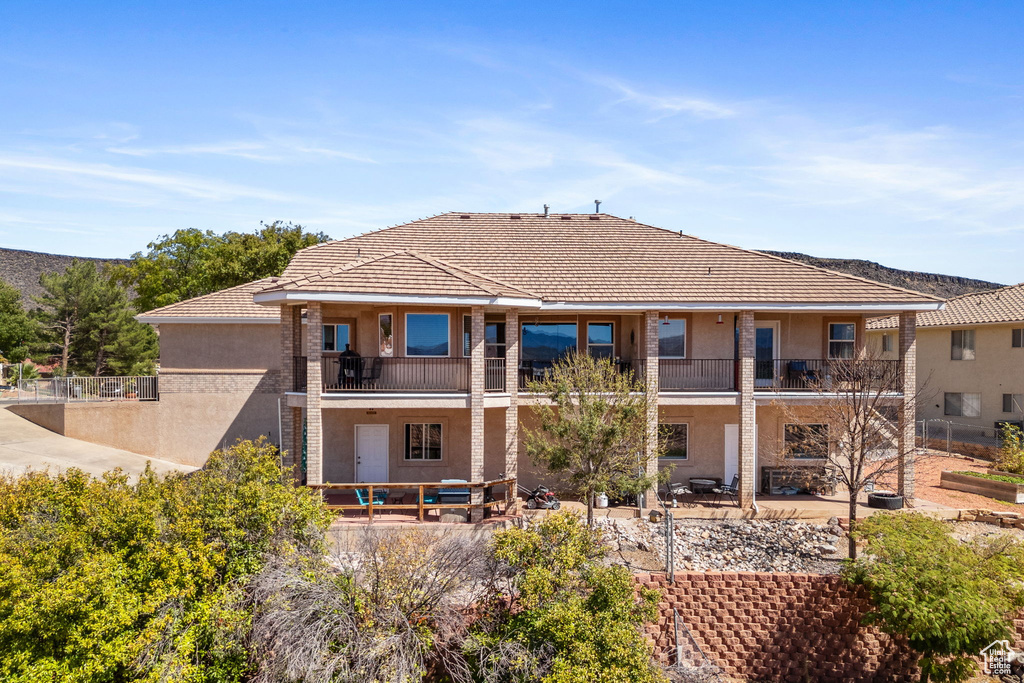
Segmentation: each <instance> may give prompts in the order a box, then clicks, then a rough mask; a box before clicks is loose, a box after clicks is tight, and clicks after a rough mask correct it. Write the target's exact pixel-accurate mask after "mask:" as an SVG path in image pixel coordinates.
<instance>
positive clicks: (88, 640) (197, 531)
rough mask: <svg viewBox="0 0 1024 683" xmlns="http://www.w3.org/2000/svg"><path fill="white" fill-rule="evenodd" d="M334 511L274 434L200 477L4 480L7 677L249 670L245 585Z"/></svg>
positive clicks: (3, 662)
mask: <svg viewBox="0 0 1024 683" xmlns="http://www.w3.org/2000/svg"><path fill="white" fill-rule="evenodd" d="M327 521H328V515H327V513H326V511H325V510H324V508H323V506H322V504H321V502H320V499H319V496H318V495H317V494H315V493H314V492H312V491H310V490H308V489H305V488H296V487H294V486H293V485H292V483H291V480H290V475H289V474H288V473H287V472H282V470H281V469H280V467H279V466H278V454H277V451H276V449H275V448H274V447H273V446H271V445H269V444H268V443H267V442H266V441H265V440H263V439H261V440H260V441H257V442H239V443H238V444H236V445H235V446H233V447H232V448H231V449H229V450H227V451H218V452H215V453H214V454H213V455H211V457H210V460H209V461H208V462H207V464H206V466H205V467H204V468H203V469H202V470H199V471H197V472H194V473H191V474H188V475H184V474H172V475H169V476H167V477H163V478H161V477H159V476H157V475H155V474H154V473H153V472H152V471H150V470H147V471H146V472H145V474H143V475H142V476H141V477H140V478H139V480H138V481H137V482H132V481H131V480H130V479H129V477H128V476H127V475H124V474H123V473H120V472H118V471H115V472H111V473H108V474H106V475H104V476H103V477H102V478H99V479H93V478H91V477H89V476H88V475H86V474H84V473H83V472H81V471H78V470H69V471H67V472H62V473H60V474H57V475H53V476H51V475H49V474H47V473H44V472H32V473H29V474H26V475H23V476H21V477H17V478H13V477H3V478H0V679H2V680H4V681H10V682H11V683H23V682H24V683H27V682H29V681H42V680H45V681H58V680H59V681H66V682H68V683H78V682H82V683H85V682H87V681H88V682H89V683H93V682H99V683H103V682H107V681H109V682H115V681H127V680H150V681H160V680H162V681H171V680H173V681H185V682H189V681H195V682H207V681H209V682H211V683H212V682H214V681H217V682H227V681H242V680H244V679H245V676H246V675H247V672H248V671H249V664H248V654H247V651H246V648H245V633H246V631H247V629H248V624H249V620H250V615H249V614H248V613H247V612H246V611H245V610H244V609H240V608H239V607H238V603H239V600H237V597H236V593H237V592H238V590H239V586H240V585H242V584H243V583H244V582H245V580H246V578H247V577H249V576H251V575H252V574H254V573H256V572H258V571H259V570H260V568H261V567H262V566H263V563H264V561H265V558H266V557H267V556H268V555H280V556H288V555H290V554H295V553H300V552H307V553H321V552H322V551H323V531H324V529H325V528H326V525H327Z"/></svg>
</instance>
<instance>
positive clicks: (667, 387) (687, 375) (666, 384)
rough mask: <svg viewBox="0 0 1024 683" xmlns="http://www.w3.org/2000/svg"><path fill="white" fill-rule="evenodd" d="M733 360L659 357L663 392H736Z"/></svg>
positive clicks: (660, 384)
mask: <svg viewBox="0 0 1024 683" xmlns="http://www.w3.org/2000/svg"><path fill="white" fill-rule="evenodd" d="M736 367H737V365H736V361H735V360H733V359H732V358H659V359H658V387H659V391H735V390H736Z"/></svg>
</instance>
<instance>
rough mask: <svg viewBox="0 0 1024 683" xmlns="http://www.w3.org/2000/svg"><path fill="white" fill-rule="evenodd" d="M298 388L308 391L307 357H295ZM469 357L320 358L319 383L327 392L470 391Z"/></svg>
mask: <svg viewBox="0 0 1024 683" xmlns="http://www.w3.org/2000/svg"><path fill="white" fill-rule="evenodd" d="M294 370H295V375H294V376H295V391H306V386H307V377H306V373H307V365H306V357H305V356H296V357H295V359H294ZM469 376H470V359H469V358H376V357H370V358H359V357H354V358H345V357H339V356H325V357H323V358H321V359H320V386H321V387H322V390H323V391H327V392H348V391H352V392H467V393H468V392H469Z"/></svg>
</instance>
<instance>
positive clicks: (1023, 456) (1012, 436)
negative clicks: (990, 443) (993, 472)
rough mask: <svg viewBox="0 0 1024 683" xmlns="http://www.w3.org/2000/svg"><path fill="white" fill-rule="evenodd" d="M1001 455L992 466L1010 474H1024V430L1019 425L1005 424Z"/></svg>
mask: <svg viewBox="0 0 1024 683" xmlns="http://www.w3.org/2000/svg"><path fill="white" fill-rule="evenodd" d="M999 435H1000V437H1001V443H1000V446H999V455H998V456H997V457H996V461H995V462H994V463H992V466H993V467H994V468H995V469H997V470H1001V471H1003V472H1009V473H1010V474H1020V475H1024V431H1021V428H1020V427H1018V426H1017V425H1011V424H1008V425H1005V426H1003V429H1002V431H1001V432H1000V434H999Z"/></svg>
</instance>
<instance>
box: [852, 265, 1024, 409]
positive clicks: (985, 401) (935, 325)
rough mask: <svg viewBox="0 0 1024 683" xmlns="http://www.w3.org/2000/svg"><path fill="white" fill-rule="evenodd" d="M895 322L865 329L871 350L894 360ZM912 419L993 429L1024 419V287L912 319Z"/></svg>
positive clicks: (956, 301) (962, 300) (972, 297)
mask: <svg viewBox="0 0 1024 683" xmlns="http://www.w3.org/2000/svg"><path fill="white" fill-rule="evenodd" d="M896 325H897V320H896V318H895V317H892V316H890V317H887V318H879V319H876V320H872V321H870V322H869V323H868V330H869V338H870V339H871V344H872V348H873V352H874V353H876V354H879V357H881V358H895V357H896V354H897V349H896V329H895V327H896ZM917 327H918V335H917V338H918V344H917V348H918V350H917V384H918V386H919V387H921V395H920V397H919V400H918V405H917V417H918V419H922V420H925V419H932V418H940V419H945V420H950V421H952V422H959V423H963V424H970V425H976V426H981V427H988V428H993V427H997V426H999V425H1000V424H1002V423H1003V422H1017V423H1020V422H1021V421H1022V420H1024V284H1019V285H1012V286H1010V287H1003V288H1001V289H994V290H991V291H986V292H978V293H975V294H965V295H964V296H958V297H955V298H953V299H949V300H948V301H947V302H946V306H945V308H944V309H942V310H941V311H931V312H927V313H921V314H919V315H918V316H917Z"/></svg>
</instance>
